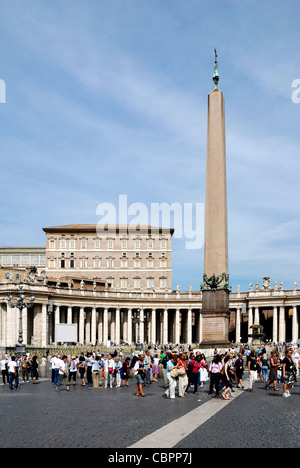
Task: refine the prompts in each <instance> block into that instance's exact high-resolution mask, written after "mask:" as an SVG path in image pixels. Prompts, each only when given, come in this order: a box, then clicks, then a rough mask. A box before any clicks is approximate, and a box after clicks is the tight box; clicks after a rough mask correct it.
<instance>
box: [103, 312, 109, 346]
mask: <svg viewBox="0 0 300 468" xmlns="http://www.w3.org/2000/svg"><path fill="white" fill-rule="evenodd" d="M107 340H108V309H104V311H103V344H104V345H105V346H106V343H107Z"/></svg>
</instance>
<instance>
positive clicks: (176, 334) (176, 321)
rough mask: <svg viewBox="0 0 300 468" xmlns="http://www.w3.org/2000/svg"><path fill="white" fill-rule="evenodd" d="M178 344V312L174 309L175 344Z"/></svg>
mask: <svg viewBox="0 0 300 468" xmlns="http://www.w3.org/2000/svg"><path fill="white" fill-rule="evenodd" d="M179 342H180V310H179V309H176V312H175V343H176V344H177V343H179Z"/></svg>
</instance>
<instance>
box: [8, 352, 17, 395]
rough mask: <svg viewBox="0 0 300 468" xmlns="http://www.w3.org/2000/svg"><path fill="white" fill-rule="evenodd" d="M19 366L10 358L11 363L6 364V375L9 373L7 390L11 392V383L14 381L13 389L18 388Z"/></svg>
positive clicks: (13, 358) (13, 357)
mask: <svg viewBox="0 0 300 468" xmlns="http://www.w3.org/2000/svg"><path fill="white" fill-rule="evenodd" d="M18 370H19V364H18V362H17V360H16V358H15V356H12V358H11V361H9V363H8V373H9V389H10V390H13V382H14V381H15V389H16V390H17V389H18V388H19V373H18Z"/></svg>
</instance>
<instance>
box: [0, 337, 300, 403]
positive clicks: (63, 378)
mask: <svg viewBox="0 0 300 468" xmlns="http://www.w3.org/2000/svg"><path fill="white" fill-rule="evenodd" d="M49 362H50V365H51V381H52V383H53V385H54V387H55V389H56V391H59V389H60V387H61V386H62V385H65V386H66V389H67V390H68V391H69V390H70V387H74V386H76V385H77V380H79V384H80V385H81V386H83V387H87V386H90V387H92V388H94V389H98V388H100V387H104V388H113V387H117V388H120V387H129V382H130V379H131V378H133V377H134V378H135V379H136V396H141V397H145V396H146V394H147V390H146V388H147V387H150V385H151V384H152V383H155V382H158V379H159V377H161V378H162V379H163V380H162V381H163V384H164V390H165V393H164V396H165V397H166V398H167V399H175V398H176V397H177V396H178V397H180V398H184V397H185V396H186V395H187V394H188V393H193V394H194V395H195V394H196V395H197V394H198V392H199V391H200V389H203V387H204V385H206V387H207V390H208V393H209V395H216V396H220V397H222V398H223V399H224V400H231V399H232V397H233V393H234V392H235V388H240V389H244V388H245V387H244V380H245V379H246V378H249V391H250V392H254V388H255V383H256V382H258V381H260V382H262V383H263V384H264V386H265V388H266V390H268V391H269V390H270V388H271V387H273V390H274V391H275V392H279V391H280V389H279V388H278V384H279V383H280V382H281V383H282V384H283V397H284V398H288V397H290V396H291V393H290V390H291V389H292V387H293V386H294V384H295V383H296V381H297V376H298V374H299V368H300V355H299V351H298V347H296V346H295V347H292V346H288V347H286V349H284V350H283V351H281V352H280V349H278V348H277V347H274V348H273V350H272V353H271V357H270V358H269V357H268V354H267V350H266V348H265V347H261V348H260V349H258V350H252V349H251V348H250V347H249V346H244V347H242V348H240V349H239V351H237V350H236V349H234V348H233V349H229V350H228V351H227V352H226V353H224V354H219V353H218V351H217V349H215V351H214V356H213V358H212V359H209V360H207V359H206V357H205V355H204V354H202V353H201V352H200V351H198V352H193V351H189V352H185V351H184V350H183V349H175V350H173V349H167V350H161V352H160V353H158V350H157V349H153V348H151V347H149V348H148V349H147V350H146V351H145V352H139V353H133V354H132V355H131V356H130V357H128V356H127V357H125V356H124V355H123V353H122V352H119V353H117V352H115V353H114V354H108V355H104V354H101V353H100V352H85V353H82V354H80V355H79V356H77V355H73V356H69V357H68V356H66V355H63V356H61V355H58V354H57V355H55V356H53V357H52V358H50V357H49ZM1 370H2V379H3V384H4V385H6V384H8V385H9V388H10V390H13V389H14V388H15V389H18V388H19V384H20V378H22V379H23V382H24V383H26V382H29V379H30V378H31V381H32V383H37V380H38V377H39V361H38V358H37V356H35V355H34V356H33V357H32V358H30V356H29V354H27V355H24V356H22V357H20V358H16V357H15V356H12V357H11V359H9V358H8V356H7V355H5V356H2V359H1Z"/></svg>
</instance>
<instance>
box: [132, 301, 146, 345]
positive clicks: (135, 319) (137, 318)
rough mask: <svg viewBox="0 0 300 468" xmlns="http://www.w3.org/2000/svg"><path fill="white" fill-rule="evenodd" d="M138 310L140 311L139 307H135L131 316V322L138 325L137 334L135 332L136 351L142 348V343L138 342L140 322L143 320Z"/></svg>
mask: <svg viewBox="0 0 300 468" xmlns="http://www.w3.org/2000/svg"><path fill="white" fill-rule="evenodd" d="M140 312H141V309H137V310H136V311H135V312H133V316H132V322H133V323H136V324H137V326H138V334H137V340H136V346H135V349H136V350H138V351H141V350H142V348H143V346H142V343H141V342H140V324H141V323H144V322H143V320H141V317H140Z"/></svg>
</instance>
